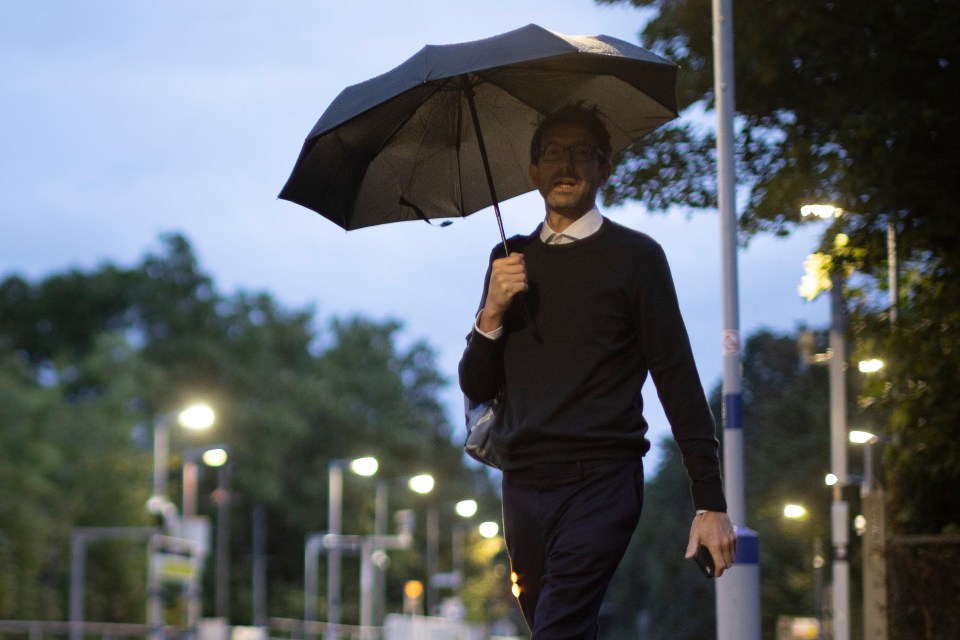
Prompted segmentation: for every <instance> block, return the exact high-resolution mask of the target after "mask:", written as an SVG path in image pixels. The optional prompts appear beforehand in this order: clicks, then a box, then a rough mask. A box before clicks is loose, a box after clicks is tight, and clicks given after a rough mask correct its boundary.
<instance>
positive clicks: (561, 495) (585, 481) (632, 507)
mask: <svg viewBox="0 0 960 640" xmlns="http://www.w3.org/2000/svg"><path fill="white" fill-rule="evenodd" d="M642 508H643V461H642V460H641V459H640V458H637V459H635V460H609V461H592V462H581V463H569V464H566V463H565V464H548V465H538V466H537V467H535V468H532V469H524V470H523V471H508V472H505V473H504V474H503V533H504V538H505V539H506V541H507V551H508V552H509V554H510V564H511V569H512V571H513V572H514V573H516V574H517V586H518V587H519V588H520V595H519V601H520V609H521V610H522V611H523V616H524V618H525V619H526V621H527V625H528V626H529V627H530V630H531V632H532V633H533V639H534V640H565V639H568V638H569V639H571V640H573V639H575V638H576V639H578V640H593V639H594V638H596V637H597V618H598V616H599V613H600V605H601V604H602V602H603V597H604V594H605V593H606V591H607V586H608V585H609V584H610V580H611V579H612V578H613V574H614V572H615V571H616V569H617V565H618V564H619V563H620V560H622V559H623V554H624V552H625V551H626V549H627V545H628V544H629V543H630V538H631V536H632V535H633V531H634V529H635V528H636V526H637V522H638V521H639V519H640V511H641V509H642Z"/></svg>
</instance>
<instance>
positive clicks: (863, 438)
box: [849, 431, 879, 444]
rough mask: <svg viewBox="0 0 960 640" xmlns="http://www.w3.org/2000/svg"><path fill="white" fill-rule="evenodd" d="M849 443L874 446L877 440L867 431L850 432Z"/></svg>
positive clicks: (875, 436) (874, 435)
mask: <svg viewBox="0 0 960 640" xmlns="http://www.w3.org/2000/svg"><path fill="white" fill-rule="evenodd" d="M849 438H850V442H851V443H853V444H874V443H875V442H876V441H877V440H879V438H878V437H877V435H876V434H875V433H870V432H869V431H851V432H850V436H849Z"/></svg>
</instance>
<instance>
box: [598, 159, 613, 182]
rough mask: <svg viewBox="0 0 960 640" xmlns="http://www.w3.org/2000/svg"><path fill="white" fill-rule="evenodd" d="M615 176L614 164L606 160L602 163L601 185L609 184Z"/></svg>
mask: <svg viewBox="0 0 960 640" xmlns="http://www.w3.org/2000/svg"><path fill="white" fill-rule="evenodd" d="M612 174H613V163H611V162H610V161H609V160H605V161H603V162H601V163H600V184H607V180H609V179H610V176H611V175H612Z"/></svg>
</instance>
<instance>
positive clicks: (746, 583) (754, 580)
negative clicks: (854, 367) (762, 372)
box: [711, 0, 760, 640]
mask: <svg viewBox="0 0 960 640" xmlns="http://www.w3.org/2000/svg"><path fill="white" fill-rule="evenodd" d="M711 5H712V14H713V60H714V89H715V94H716V109H717V188H718V193H717V199H718V204H719V210H720V236H721V261H722V265H721V266H722V291H723V327H722V341H721V342H722V350H723V458H724V460H723V462H724V485H725V491H726V497H727V509H728V513H729V515H730V519H731V520H732V521H733V524H734V525H735V526H736V527H737V558H736V562H735V563H734V565H733V567H732V568H731V569H730V570H729V571H728V572H726V573H724V576H723V577H722V578H721V579H720V580H718V581H717V597H716V607H717V638H719V639H720V640H759V639H760V564H759V561H760V557H759V556H760V553H759V547H760V544H759V539H758V537H757V534H756V533H755V532H753V531H751V530H750V529H748V528H747V527H746V504H745V503H746V499H745V497H744V479H743V424H742V397H743V396H742V384H741V378H740V314H739V292H738V289H737V212H736V199H735V190H736V175H735V171H734V155H733V115H734V106H733V105H734V103H733V95H734V91H733V11H732V2H731V0H712V3H711Z"/></svg>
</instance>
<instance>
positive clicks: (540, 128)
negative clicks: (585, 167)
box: [530, 101, 611, 164]
mask: <svg viewBox="0 0 960 640" xmlns="http://www.w3.org/2000/svg"><path fill="white" fill-rule="evenodd" d="M561 124H578V125H581V126H582V127H584V128H585V129H587V131H589V132H590V134H591V135H592V136H593V139H594V141H595V142H596V144H597V150H598V151H599V152H600V155H601V156H603V158H602V159H601V161H603V160H606V161H607V162H610V154H611V147H610V131H608V130H607V125H605V124H604V123H603V120H602V119H601V118H600V109H599V108H598V107H597V106H596V105H593V106H589V107H588V106H587V105H586V104H585V103H584V102H583V101H579V102H574V103H571V104H568V105H566V106H563V107H560V108H559V109H557V110H556V111H554V112H553V113H551V114H550V115H548V116H546V117H544V118H543V119H541V120H540V123H539V124H538V125H537V128H536V130H535V131H534V132H533V138H532V139H531V140H530V163H531V164H536V163H537V160H539V159H540V147H541V146H542V145H543V134H544V133H545V132H546V131H547V130H548V129H551V128H553V127H555V126H557V125H561Z"/></svg>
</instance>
